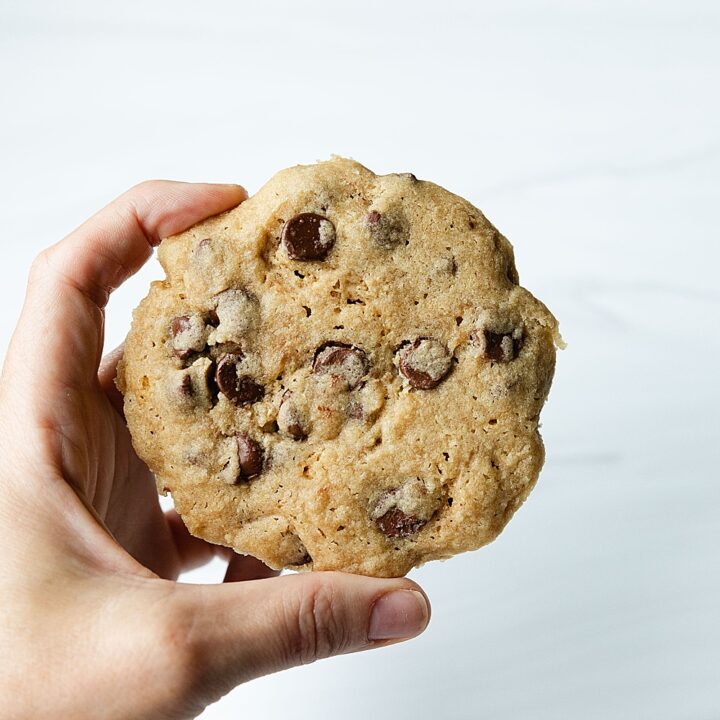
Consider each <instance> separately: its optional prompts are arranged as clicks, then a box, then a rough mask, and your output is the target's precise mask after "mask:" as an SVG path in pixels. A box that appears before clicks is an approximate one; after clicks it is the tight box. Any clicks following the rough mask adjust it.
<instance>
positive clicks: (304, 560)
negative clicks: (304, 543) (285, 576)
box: [288, 550, 312, 567]
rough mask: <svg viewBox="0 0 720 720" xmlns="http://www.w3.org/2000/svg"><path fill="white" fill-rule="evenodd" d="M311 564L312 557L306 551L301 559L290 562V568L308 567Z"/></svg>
mask: <svg viewBox="0 0 720 720" xmlns="http://www.w3.org/2000/svg"><path fill="white" fill-rule="evenodd" d="M311 562H312V558H311V557H310V553H309V552H308V551H307V550H306V551H305V552H304V553H303V555H302V556H301V557H299V558H297V560H293V562H289V563H288V565H289V566H290V567H300V566H301V565H307V564H308V563H311Z"/></svg>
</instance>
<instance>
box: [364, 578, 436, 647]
mask: <svg viewBox="0 0 720 720" xmlns="http://www.w3.org/2000/svg"><path fill="white" fill-rule="evenodd" d="M428 616H429V612H428V605H427V602H426V600H425V597H424V596H423V595H422V593H419V592H417V590H395V591H394V592H390V593H388V594H387V595H383V596H382V597H381V598H380V599H379V600H377V601H376V602H375V605H373V609H372V614H371V615H370V628H369V630H368V640H398V639H400V638H411V637H414V636H415V635H418V634H419V633H421V632H422V631H423V630H424V629H425V626H426V625H427V624H428Z"/></svg>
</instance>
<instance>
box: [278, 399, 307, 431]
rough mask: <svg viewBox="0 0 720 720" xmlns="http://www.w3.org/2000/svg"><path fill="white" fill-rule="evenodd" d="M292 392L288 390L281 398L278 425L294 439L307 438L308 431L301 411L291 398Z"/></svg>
mask: <svg viewBox="0 0 720 720" xmlns="http://www.w3.org/2000/svg"><path fill="white" fill-rule="evenodd" d="M291 398H292V392H290V390H286V391H285V392H284V393H283V396H282V399H281V400H280V409H279V410H278V417H277V422H278V427H279V428H280V430H282V431H283V432H284V433H286V434H287V435H289V436H290V437H291V438H292V439H293V440H305V438H306V437H307V436H308V431H307V430H306V428H305V424H304V423H303V418H302V416H301V414H300V411H299V410H298V408H297V407H296V406H295V404H294V403H293V402H292V400H291Z"/></svg>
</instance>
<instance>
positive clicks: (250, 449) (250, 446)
mask: <svg viewBox="0 0 720 720" xmlns="http://www.w3.org/2000/svg"><path fill="white" fill-rule="evenodd" d="M237 444H238V455H239V458H240V479H243V480H249V479H250V478H254V477H256V476H258V475H259V474H260V473H261V472H262V471H263V465H264V464H265V453H264V452H263V449H262V445H260V443H259V442H257V441H256V440H253V439H252V438H251V437H249V436H248V435H238V436H237Z"/></svg>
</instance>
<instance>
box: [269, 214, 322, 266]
mask: <svg viewBox="0 0 720 720" xmlns="http://www.w3.org/2000/svg"><path fill="white" fill-rule="evenodd" d="M280 242H281V243H282V245H283V246H284V247H285V250H286V251H287V254H288V255H289V256H290V257H291V258H292V259H293V260H324V259H325V258H326V257H327V254H328V253H329V252H330V249H331V248H332V246H333V245H334V244H335V226H334V225H333V224H332V223H331V222H330V221H329V220H328V219H327V218H324V217H322V216H321V215H316V214H315V213H300V214H299V215H296V216H295V217H293V218H290V220H288V221H287V222H286V223H285V225H283V229H282V232H281V233H280Z"/></svg>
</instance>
